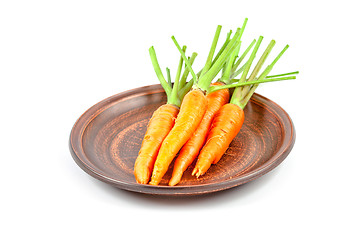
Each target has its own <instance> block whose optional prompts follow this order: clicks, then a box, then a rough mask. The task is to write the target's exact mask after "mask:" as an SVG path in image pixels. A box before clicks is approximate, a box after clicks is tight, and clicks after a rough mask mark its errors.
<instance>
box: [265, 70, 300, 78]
mask: <svg viewBox="0 0 360 240" xmlns="http://www.w3.org/2000/svg"><path fill="white" fill-rule="evenodd" d="M298 73H299V71H296V72H289V73H282V74H277V75H271V76H266V78H274V77H282V76H288V75H293V74H298Z"/></svg>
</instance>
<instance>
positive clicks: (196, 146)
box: [169, 82, 230, 186]
mask: <svg viewBox="0 0 360 240" xmlns="http://www.w3.org/2000/svg"><path fill="white" fill-rule="evenodd" d="M212 85H213V86H216V85H223V84H222V83H220V82H216V83H213V84H212ZM229 95H230V94H229V90H228V89H223V90H219V91H216V92H213V93H210V94H208V95H207V96H206V99H207V103H208V104H207V105H208V107H207V109H206V112H205V114H204V117H203V119H202V121H201V123H200V124H199V126H198V127H197V129H196V131H195V132H194V134H193V135H192V136H191V138H190V139H189V140H188V141H187V142H186V144H185V145H184V146H183V147H182V149H181V151H180V153H179V156H178V157H177V159H176V160H175V163H174V170H173V173H172V177H171V179H170V182H169V185H170V186H175V185H176V184H178V183H179V182H180V179H181V177H182V175H183V173H184V172H185V170H186V169H187V168H188V167H189V165H190V164H191V163H192V162H193V161H194V159H195V158H196V157H197V155H198V154H199V152H200V149H201V148H202V146H203V145H204V143H205V140H206V136H207V134H208V131H209V128H210V125H211V122H212V120H213V118H214V115H215V113H216V112H217V111H218V110H219V109H220V107H221V106H223V105H224V104H226V103H227V102H228V101H229Z"/></svg>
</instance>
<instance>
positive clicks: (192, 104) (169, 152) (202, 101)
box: [150, 90, 207, 185]
mask: <svg viewBox="0 0 360 240" xmlns="http://www.w3.org/2000/svg"><path fill="white" fill-rule="evenodd" d="M206 108H207V100H206V97H205V95H204V93H203V92H202V91H200V90H192V91H190V92H189V93H187V94H186V95H185V97H184V99H183V102H182V104H181V107H180V112H179V114H178V117H177V119H176V121H175V125H174V127H173V128H172V129H171V131H170V132H169V134H168V135H167V136H166V138H165V139H164V141H163V143H162V144H161V147H160V150H159V153H158V156H157V158H156V161H155V164H154V170H153V173H152V176H151V181H150V184H151V185H158V184H159V183H160V181H161V179H162V178H163V176H164V175H165V173H166V172H167V170H168V168H169V165H170V163H171V162H172V160H173V159H174V158H175V156H176V154H177V153H178V152H179V151H180V149H181V147H182V146H183V145H184V144H185V143H186V142H187V140H189V138H190V137H191V135H192V134H193V133H194V131H195V130H196V128H197V126H198V125H199V123H200V122H201V120H202V118H203V116H204V114H205V111H206Z"/></svg>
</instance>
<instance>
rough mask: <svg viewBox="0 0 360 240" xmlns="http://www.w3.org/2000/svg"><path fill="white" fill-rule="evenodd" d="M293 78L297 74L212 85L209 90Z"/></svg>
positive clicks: (213, 90)
mask: <svg viewBox="0 0 360 240" xmlns="http://www.w3.org/2000/svg"><path fill="white" fill-rule="evenodd" d="M292 79H296V76H289V77H276V78H265V79H264V78H263V79H261V80H255V81H246V82H241V83H233V84H229V85H222V86H210V88H209V91H208V92H209V93H212V92H215V91H218V90H222V89H227V88H235V87H243V86H250V85H254V84H260V83H268V82H277V81H284V80H292Z"/></svg>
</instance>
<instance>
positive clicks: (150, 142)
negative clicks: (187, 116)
mask: <svg viewBox="0 0 360 240" xmlns="http://www.w3.org/2000/svg"><path fill="white" fill-rule="evenodd" d="M178 112H179V107H177V106H175V105H172V104H164V105H162V106H160V107H159V108H158V109H157V110H156V111H155V112H154V113H153V115H152V117H151V119H150V121H149V124H148V127H147V130H146V133H145V137H144V139H143V141H142V144H141V148H140V151H139V155H138V157H137V158H136V161H135V167H134V174H135V178H136V181H137V182H138V183H141V184H146V183H148V182H149V179H150V177H151V173H152V171H153V168H154V162H155V160H156V156H157V154H158V152H159V148H160V146H161V143H162V142H163V140H164V139H165V137H166V136H167V135H168V133H169V132H170V130H171V129H172V127H173V126H174V123H175V119H176V116H177V114H178Z"/></svg>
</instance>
